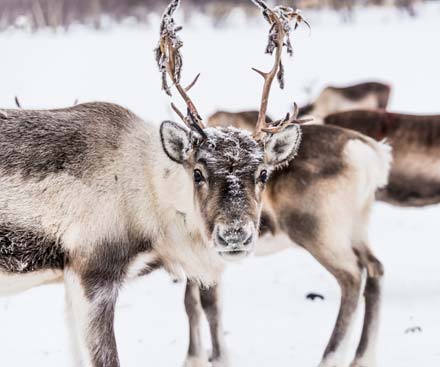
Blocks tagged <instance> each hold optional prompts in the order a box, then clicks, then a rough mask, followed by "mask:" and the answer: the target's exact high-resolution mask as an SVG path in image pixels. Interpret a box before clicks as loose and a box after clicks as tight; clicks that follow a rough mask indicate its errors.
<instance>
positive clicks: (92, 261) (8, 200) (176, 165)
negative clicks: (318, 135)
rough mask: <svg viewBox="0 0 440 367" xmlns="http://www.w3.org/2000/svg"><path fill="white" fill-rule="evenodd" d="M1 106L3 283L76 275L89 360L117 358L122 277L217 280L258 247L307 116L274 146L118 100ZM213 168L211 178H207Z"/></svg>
mask: <svg viewBox="0 0 440 367" xmlns="http://www.w3.org/2000/svg"><path fill="white" fill-rule="evenodd" d="M2 112H3V113H2V114H1V115H0V292H1V293H2V294H7V293H8V294H9V293H14V292H18V291H22V290H24V289H27V288H29V287H33V286H36V285H40V284H45V283H50V282H55V281H61V280H63V279H64V282H65V285H66V301H67V311H68V315H69V317H68V319H69V320H70V324H71V325H72V330H71V334H72V336H73V340H74V341H75V340H76V343H75V348H76V356H79V357H78V359H79V361H80V362H81V363H82V365H83V366H87V367H118V366H119V359H118V353H117V348H116V341H115V336H114V327H113V320H114V314H115V304H116V300H117V297H118V293H119V289H120V288H121V287H122V285H123V284H124V283H125V282H126V281H128V280H130V279H132V278H135V277H138V276H141V275H145V274H148V273H149V272H151V271H153V270H154V269H156V268H158V267H164V268H165V269H166V270H168V271H169V272H171V273H173V274H174V275H177V276H179V275H184V276H186V277H187V278H189V279H192V280H193V281H194V282H197V283H203V284H211V283H214V282H215V281H216V280H217V279H218V276H219V275H220V273H221V271H222V269H223V266H224V262H223V259H224V258H226V259H229V258H235V256H236V255H239V254H243V253H244V254H246V255H247V254H248V253H251V252H252V249H253V246H254V244H255V241H256V237H257V228H258V223H259V217H260V211H261V201H262V194H263V192H264V188H265V185H266V179H264V180H263V179H262V178H261V177H264V178H266V177H267V176H268V175H269V174H270V172H271V171H272V170H273V169H275V168H277V167H278V166H279V165H283V164H286V163H287V162H288V161H290V160H291V159H292V158H293V157H294V155H295V153H296V150H297V147H298V144H299V143H300V140H301V131H300V128H299V127H297V126H293V127H291V128H289V129H286V130H284V131H283V132H282V133H279V134H276V135H273V136H271V137H270V139H269V140H268V141H267V142H266V146H265V145H264V144H262V143H261V142H258V141H256V140H255V139H254V138H253V137H252V136H251V134H250V133H248V132H246V131H243V130H239V129H235V128H209V129H206V130H205V135H206V139H202V137H201V136H198V135H197V134H194V133H192V132H190V131H189V130H188V129H186V128H185V127H183V126H181V125H178V124H176V123H173V122H170V121H165V122H163V123H162V124H161V126H160V128H159V126H158V125H153V124H149V123H145V122H144V121H141V120H140V119H139V118H138V117H137V116H135V115H134V114H133V113H131V112H130V111H128V110H126V109H124V108H122V107H120V106H117V105H113V104H108V103H88V104H82V105H77V106H75V107H71V108H67V109H60V110H50V111H25V110H5V111H2ZM196 173H198V175H199V176H198V177H199V178H200V177H203V178H204V179H203V180H200V181H199V180H198V179H197V180H196V176H197V175H196Z"/></svg>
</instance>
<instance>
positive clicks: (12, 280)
mask: <svg viewBox="0 0 440 367" xmlns="http://www.w3.org/2000/svg"><path fill="white" fill-rule="evenodd" d="M62 278H63V273H62V271H57V270H41V271H37V272H33V273H26V274H10V273H4V272H0V296H4V295H9V294H14V293H19V292H23V291H25V290H28V289H30V288H33V287H37V286H40V285H43V284H48V283H54V282H59V281H62Z"/></svg>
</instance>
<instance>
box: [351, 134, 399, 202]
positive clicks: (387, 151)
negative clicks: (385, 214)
mask: <svg viewBox="0 0 440 367" xmlns="http://www.w3.org/2000/svg"><path fill="white" fill-rule="evenodd" d="M365 139H368V140H369V142H370V144H365V143H364V142H363V141H361V140H358V139H353V140H350V141H349V142H348V143H347V145H346V146H345V148H344V155H345V159H346V160H347V161H348V162H349V163H350V165H351V167H352V168H353V169H354V170H355V171H356V176H357V178H358V180H359V183H358V185H357V188H358V193H357V195H356V197H357V200H358V202H359V203H361V204H363V203H365V201H366V200H367V199H368V197H369V196H370V195H371V193H374V192H375V191H376V190H377V189H378V188H381V187H383V186H385V185H386V184H387V183H388V175H389V171H390V168H391V162H392V155H391V147H390V146H389V145H387V144H385V143H378V142H376V141H374V140H372V139H369V138H366V137H365Z"/></svg>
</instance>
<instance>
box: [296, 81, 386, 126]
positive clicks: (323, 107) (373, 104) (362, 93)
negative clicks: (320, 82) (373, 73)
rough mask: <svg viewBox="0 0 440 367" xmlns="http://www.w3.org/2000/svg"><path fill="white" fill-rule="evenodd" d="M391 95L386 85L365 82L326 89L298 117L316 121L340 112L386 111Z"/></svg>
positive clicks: (301, 109) (301, 110) (303, 108)
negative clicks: (311, 117) (305, 116)
mask: <svg viewBox="0 0 440 367" xmlns="http://www.w3.org/2000/svg"><path fill="white" fill-rule="evenodd" d="M390 93H391V88H390V86H389V85H387V84H383V83H378V82H366V83H360V84H355V85H351V86H348V87H334V86H328V87H326V88H325V89H324V90H323V91H322V92H321V93H320V95H319V96H318V98H316V100H315V101H314V102H313V103H311V104H308V105H306V106H304V107H302V108H300V115H312V116H313V117H314V118H316V119H317V120H318V121H320V120H322V119H323V118H324V117H325V116H327V115H329V114H331V113H336V112H340V111H349V110H354V109H372V110H375V109H386V108H387V106H388V101H389V97H390Z"/></svg>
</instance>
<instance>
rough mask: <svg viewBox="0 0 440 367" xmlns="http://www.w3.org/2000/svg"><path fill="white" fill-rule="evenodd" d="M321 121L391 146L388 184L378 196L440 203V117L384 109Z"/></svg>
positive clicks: (407, 202) (421, 203) (387, 199)
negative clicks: (385, 141) (354, 131)
mask: <svg viewBox="0 0 440 367" xmlns="http://www.w3.org/2000/svg"><path fill="white" fill-rule="evenodd" d="M324 123H325V124H328V125H336V126H340V127H344V128H348V129H352V130H356V131H359V132H361V133H362V134H365V135H368V136H370V137H372V138H374V139H376V140H383V139H386V140H387V141H388V142H389V144H390V145H391V146H392V147H393V164H392V168H391V173H390V179H389V183H388V185H387V186H386V187H385V188H383V189H382V190H380V191H378V193H377V199H378V200H381V201H385V202H388V203H390V204H393V205H399V206H424V205H432V204H437V203H439V202H440V150H439V148H438V147H439V144H440V116H439V115H433V116H420V115H406V114H399V113H391V112H385V111H366V110H359V111H348V112H341V113H335V114H332V115H329V116H327V117H326V118H325V119H324Z"/></svg>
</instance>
